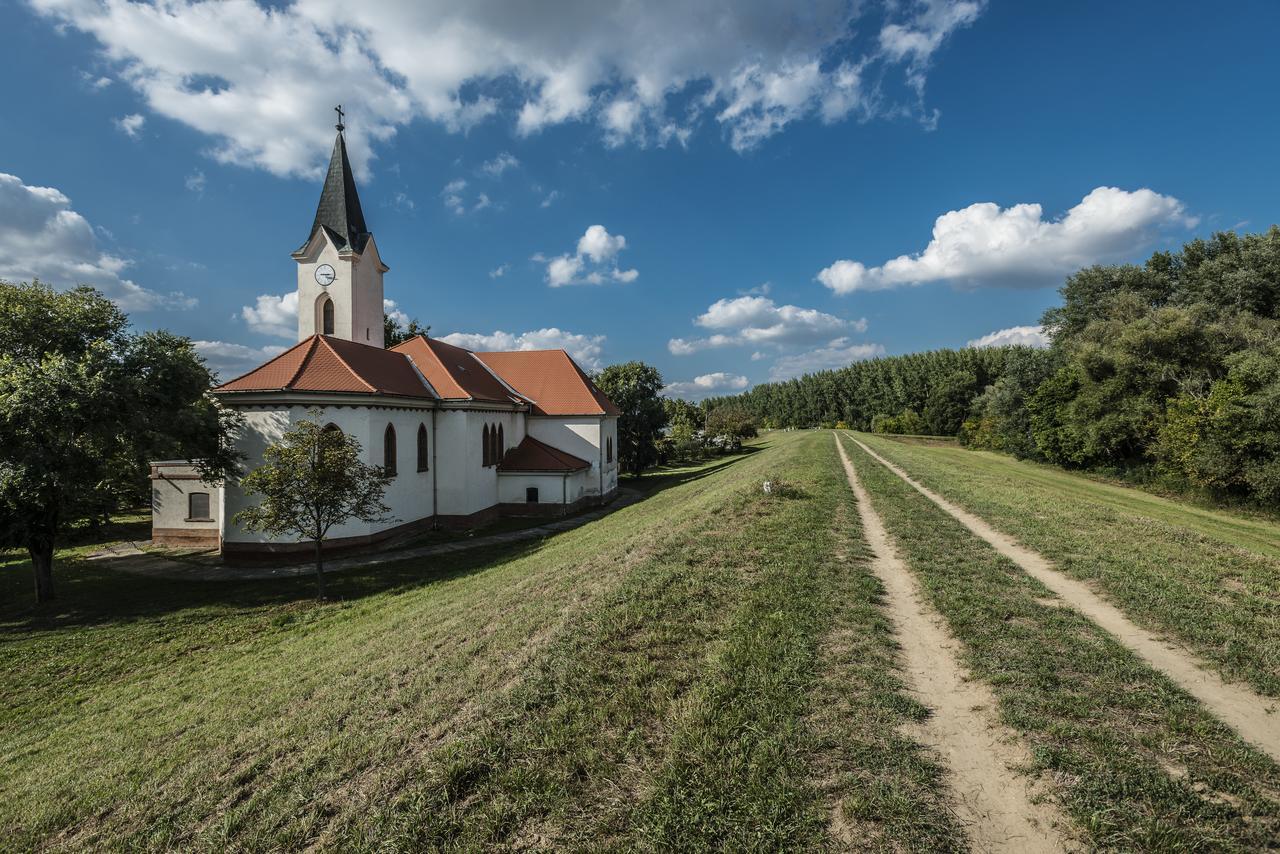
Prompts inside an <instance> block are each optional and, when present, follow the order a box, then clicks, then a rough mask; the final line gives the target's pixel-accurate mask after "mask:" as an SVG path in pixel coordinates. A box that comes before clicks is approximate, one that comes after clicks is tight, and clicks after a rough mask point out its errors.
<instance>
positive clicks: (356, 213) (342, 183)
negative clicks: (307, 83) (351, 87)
mask: <svg viewBox="0 0 1280 854" xmlns="http://www.w3.org/2000/svg"><path fill="white" fill-rule="evenodd" d="M334 109H335V110H336V111H337V113H338V136H337V138H336V139H335V140H334V141H333V154H332V155H331V156H330V157H329V172H328V174H326V175H325V179H324V189H323V190H322V191H321V192H320V204H319V205H317V206H316V219H315V222H313V223H312V224H311V231H310V232H309V233H308V234H307V242H308V243H309V242H310V241H311V238H313V237H315V233H316V229H318V228H321V227H323V228H325V229H326V230H328V232H329V236H330V237H332V238H333V240H334V242H335V243H337V244H338V248H339V249H351V250H354V251H355V252H357V253H358V252H363V251H364V246H365V243H367V242H368V240H369V228H368V226H366V225H365V222H364V211H362V210H361V209H360V195H359V194H358V193H357V192H356V181H355V176H354V175H352V173H351V161H349V160H348V159H347V142H346V140H345V139H344V138H343V136H342V132H343V131H344V130H345V129H346V125H344V124H343V122H342V120H343V112H342V107H341V106H338V107H335V108H334ZM305 247H306V243H304V244H303V248H305ZM299 251H301V249H300V250H299Z"/></svg>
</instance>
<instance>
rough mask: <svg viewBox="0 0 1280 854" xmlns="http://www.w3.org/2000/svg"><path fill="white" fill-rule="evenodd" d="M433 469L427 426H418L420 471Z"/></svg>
mask: <svg viewBox="0 0 1280 854" xmlns="http://www.w3.org/2000/svg"><path fill="white" fill-rule="evenodd" d="M429 468H431V451H430V448H428V447H427V425H426V424H419V425H418V471H426V470H427V469H429Z"/></svg>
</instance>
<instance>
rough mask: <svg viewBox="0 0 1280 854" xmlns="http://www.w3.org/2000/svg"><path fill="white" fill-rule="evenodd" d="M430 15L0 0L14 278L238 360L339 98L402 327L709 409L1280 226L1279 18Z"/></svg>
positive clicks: (910, 9)
mask: <svg viewBox="0 0 1280 854" xmlns="http://www.w3.org/2000/svg"><path fill="white" fill-rule="evenodd" d="M432 5H433V4H430V3H415V2H408V0H375V2H370V3H368V4H365V6H362V12H361V15H360V18H359V19H358V20H345V19H344V18H343V17H342V15H344V14H346V13H345V12H344V11H343V10H344V9H346V7H345V6H344V5H343V4H337V3H334V2H332V0H302V2H298V3H296V4H274V5H273V7H272V8H271V9H267V8H266V7H265V6H259V5H255V4H254V3H252V2H250V0H239V2H231V3H218V4H207V5H201V4H191V3H188V2H185V0H171V2H168V3H167V4H165V5H164V6H163V7H154V6H138V5H134V4H129V3H125V2H119V0H110V2H108V3H106V4H99V3H96V2H86V0H34V2H32V3H30V4H25V3H14V2H12V0H11V2H9V3H7V4H6V5H5V10H4V18H5V23H6V30H7V32H8V34H9V38H8V39H7V40H6V48H7V49H6V51H5V52H4V54H3V55H2V56H0V71H2V72H3V74H4V76H5V79H9V80H21V81H22V85H18V86H11V87H8V89H7V91H6V100H5V105H4V122H3V131H2V132H0V173H3V177H0V277H4V278H10V279H26V278H30V277H31V276H33V275H39V276H40V277H41V278H44V279H46V280H49V281H52V282H54V283H55V284H59V285H67V284H71V283H72V282H73V281H85V282H88V283H90V284H95V285H97V286H99V287H101V288H103V290H104V291H106V292H107V293H109V294H110V295H112V296H113V297H114V298H117V299H118V300H119V301H120V302H121V304H122V305H123V306H125V307H126V308H127V309H128V310H129V311H130V314H131V317H132V318H133V320H134V322H135V323H136V324H137V325H138V326H139V327H141V328H156V327H165V328H169V329H172V330H174V331H176V332H179V333H181V334H184V335H188V336H190V337H192V338H193V339H196V340H197V341H199V342H202V343H201V345H200V346H201V349H202V352H204V353H206V354H207V357H208V358H209V359H210V361H211V362H212V363H213V364H215V365H217V366H218V367H220V368H221V369H222V370H223V371H225V372H236V371H239V370H243V369H246V368H248V367H250V366H252V364H255V363H256V362H257V361H260V360H261V359H263V358H265V357H266V356H267V355H269V354H270V353H272V352H276V351H277V350H278V348H280V347H282V346H286V345H288V344H289V343H291V342H290V339H288V338H285V337H283V336H282V335H280V334H276V332H274V331H273V330H279V329H280V328H281V326H282V324H281V322H280V321H281V318H282V317H283V316H284V315H285V313H286V312H287V310H288V305H287V303H284V302H282V297H284V296H285V295H286V294H287V293H289V292H290V291H292V290H293V288H294V286H295V272H294V262H293V261H292V259H291V258H290V257H289V253H290V252H291V251H292V250H293V249H294V248H296V247H297V245H298V244H299V243H301V242H302V240H303V239H304V238H305V237H306V233H307V229H308V227H309V226H310V223H311V217H312V215H313V213H314V207H315V202H316V199H317V197H318V194H319V190H320V181H319V178H318V176H317V174H316V173H317V171H318V170H319V169H320V168H321V167H322V166H323V165H324V163H325V161H326V159H327V156H328V150H329V147H330V145H331V143H332V134H333V128H332V125H333V120H334V115H333V113H332V112H331V107H332V106H333V105H334V104H336V103H338V102H343V103H344V104H345V105H346V107H347V110H348V125H349V131H348V140H349V144H350V147H351V149H352V156H353V158H355V160H356V161H357V164H358V168H359V170H360V173H361V180H360V190H361V198H362V201H363V204H364V209H365V213H366V217H367V219H368V220H369V223H370V226H371V228H372V229H373V231H374V233H375V234H376V236H377V239H378V244H379V247H380V249H381V251H382V254H383V256H384V258H385V260H386V261H387V263H388V264H389V265H390V266H391V272H389V273H388V274H387V278H386V290H387V296H388V297H389V298H391V299H393V300H395V302H396V308H397V309H398V310H400V311H403V312H404V313H406V314H407V315H409V316H412V317H416V318H418V319H419V320H420V321H421V322H422V323H424V324H430V325H431V327H432V334H435V335H441V336H446V335H452V336H453V340H455V341H458V342H460V343H464V344H468V345H472V346H476V347H483V348H509V347H518V346H525V347H533V346H561V345H563V346H566V347H567V348H568V349H570V351H571V352H573V353H574V354H575V355H576V356H577V357H578V358H579V361H581V362H583V363H584V364H585V365H586V366H587V367H598V366H600V365H603V364H609V363H612V362H616V361H624V360H628V359H642V360H644V361H647V362H650V363H652V364H655V365H657V366H658V367H659V368H660V369H661V370H662V373H663V375H664V377H665V378H666V379H667V380H668V382H670V383H672V384H673V389H672V391H673V393H683V394H686V395H689V396H692V397H697V396H700V395H703V394H706V393H711V392H715V393H721V392H725V391H732V390H735V389H738V388H742V387H745V386H747V385H749V384H752V383H756V382H762V381H767V380H769V379H770V378H782V377H786V376H791V375H795V374H797V373H800V372H803V371H806V370H811V369H817V368H825V367H837V366H839V365H841V364H845V363H847V362H848V361H849V360H851V359H856V358H865V357H868V356H871V355H875V354H878V353H882V352H883V353H891V354H892V353H905V352H911V351H916V350H923V349H929V348H934V347H961V346H965V345H966V344H967V343H968V342H971V341H975V340H978V339H981V338H983V336H987V335H990V334H991V333H996V332H999V331H1001V330H1010V329H1016V328H1020V327H1034V326H1035V324H1036V322H1037V319H1038V317H1039V315H1040V313H1041V312H1042V311H1043V310H1044V308H1046V307H1047V306H1049V305H1052V304H1053V303H1054V302H1055V301H1056V299H1057V295H1056V291H1055V288H1056V286H1057V285H1058V284H1059V283H1060V282H1061V280H1062V277H1063V275H1064V274H1065V272H1067V271H1069V270H1071V269H1075V268H1076V267H1078V266H1080V265H1082V264H1086V263H1092V262H1096V261H1107V262H1109V261H1117V260H1140V259H1142V258H1144V257H1145V256H1146V255H1147V254H1149V253H1150V251H1151V250H1152V249H1155V248H1162V247H1172V246H1176V245H1178V244H1179V243H1181V242H1182V241H1183V240H1185V239H1187V238H1189V237H1191V236H1194V235H1207V234H1209V233H1210V232H1212V231H1214V230H1217V229H1230V228H1238V229H1240V230H1261V229H1265V228H1266V227H1268V226H1269V225H1270V224H1271V223H1273V222H1275V221H1276V220H1277V219H1280V217H1278V216H1277V214H1276V206H1277V200H1280V172H1278V170H1277V169H1276V168H1275V165H1274V164H1275V152H1276V150H1277V147H1278V146H1280V133H1278V131H1280V115H1278V111H1277V110H1275V109H1274V108H1272V107H1271V105H1270V103H1269V100H1268V97H1267V94H1266V93H1267V92H1268V91H1269V89H1270V88H1271V87H1272V85H1273V83H1274V81H1275V80H1276V79H1277V78H1278V77H1280V58H1278V56H1277V51H1275V49H1274V44H1273V37H1274V33H1275V32H1277V31H1280V5H1278V4H1276V3H1274V2H1258V3H1248V2H1241V3H1234V4H1229V5H1225V4H1224V5H1221V6H1218V7H1215V8H1213V9H1212V10H1208V9H1207V8H1205V7H1204V6H1203V5H1202V4H1193V3H1174V4H1169V3H1156V2H1152V3H1139V2H1132V3H1123V4H1115V3H1061V4H1049V3H1035V4H1028V3H1015V2H1011V0H1003V2H1001V0H993V2H988V3H981V2H975V0H962V1H961V2H946V1H945V0H932V2H911V0H899V2H892V3H880V4H877V3H873V2H866V3H858V4H853V5H852V6H851V5H850V4H849V3H845V2H837V0H831V1H830V2H822V3H814V4H812V5H811V6H801V5H800V4H790V5H787V4H771V3H761V4H758V7H757V5H756V4H753V3H751V2H747V0H742V2H727V0H726V2H716V0H707V2H698V3H693V2H687V3H670V4H668V3H662V2H654V3H651V4H642V5H641V6H637V4H629V3H619V4H616V5H615V4H610V3H584V2H548V3H543V4H532V5H533V6H536V7H537V8H536V10H534V9H525V8H524V7H523V5H522V6H521V7H519V8H520V9H522V10H523V11H519V12H517V11H513V9H512V8H506V7H504V6H503V4H501V3H493V2H476V3H473V4H466V5H465V8H462V9H453V8H451V4H442V5H441V6H440V8H437V9H433V8H432ZM453 5H456V4H453ZM775 6H778V7H783V6H785V7H786V9H787V10H788V11H781V10H780V9H777V8H774V7H775ZM855 7H856V8H855ZM513 8H514V7H513ZM532 16H536V19H535V18H534V17H532ZM462 182H465V185H464V184H463V183H462ZM1109 188H1110V189H1109ZM984 205H985V206H984ZM1027 205H1039V206H1040V209H1039V210H1038V211H1037V210H1036V209H1034V208H1030V207H1026V206H1027ZM1019 206H1022V207H1019ZM940 218H942V219H941V220H940ZM935 223H937V226H938V231H937V233H936V234H935ZM593 226H598V227H599V228H598V229H592V227H593ZM589 229H591V230H590V231H589ZM619 238H622V240H620V239H619ZM931 241H933V244H932V245H931ZM900 256H902V257H900ZM891 259H899V260H897V261H894V262H893V263H890V264H888V265H886V262H889V261H891ZM498 271H501V274H500V275H497V272H498ZM593 281H595V282H599V283H592V282H593ZM285 331H287V328H286V330H285ZM499 333H504V334H499ZM1034 336H1035V331H1034V329H1022V330H1021V332H1019V333H1009V334H1007V335H1006V336H1003V337H1002V338H1000V339H999V340H1009V339H1010V338H1011V337H1012V338H1016V339H1018V340H1033V339H1034ZM698 378H701V380H699V379H698Z"/></svg>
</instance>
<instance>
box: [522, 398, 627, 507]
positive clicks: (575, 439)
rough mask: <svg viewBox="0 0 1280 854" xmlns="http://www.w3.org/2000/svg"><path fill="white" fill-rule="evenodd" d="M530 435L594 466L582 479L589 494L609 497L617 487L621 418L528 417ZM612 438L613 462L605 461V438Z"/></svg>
mask: <svg viewBox="0 0 1280 854" xmlns="http://www.w3.org/2000/svg"><path fill="white" fill-rule="evenodd" d="M528 430H529V435H530V436H532V437H533V438H535V439H537V440H539V441H542V442H546V443H547V444H548V445H551V446H552V447H554V448H559V449H560V450H562V451H566V452H568V453H570V454H573V455H574V456H575V457H579V458H581V459H584V460H587V461H588V462H590V463H591V469H590V471H589V472H587V473H586V475H584V476H583V483H584V487H583V488H584V489H585V490H586V494H587V495H600V494H602V493H603V494H606V495H607V494H608V493H609V492H611V491H613V490H614V489H615V488H617V485H618V454H617V445H618V435H617V434H618V419H617V418H611V417H607V416H599V415H581V416H548V415H530V416H529V417H528ZM608 436H612V437H613V443H614V456H613V462H612V463H606V462H605V453H604V439H605V438H606V437H608Z"/></svg>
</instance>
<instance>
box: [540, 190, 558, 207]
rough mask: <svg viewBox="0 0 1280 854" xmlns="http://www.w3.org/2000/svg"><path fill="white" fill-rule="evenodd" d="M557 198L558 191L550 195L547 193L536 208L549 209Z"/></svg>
mask: <svg viewBox="0 0 1280 854" xmlns="http://www.w3.org/2000/svg"><path fill="white" fill-rule="evenodd" d="M558 198H560V191H559V190H552V191H551V192H550V193H547V195H546V197H544V198H543V200H542V201H541V202H540V203H539V204H538V207H540V208H549V207H551V205H552V204H554V203H555V200H556V199H558Z"/></svg>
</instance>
